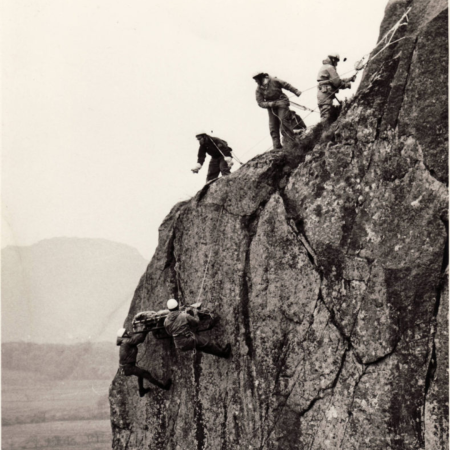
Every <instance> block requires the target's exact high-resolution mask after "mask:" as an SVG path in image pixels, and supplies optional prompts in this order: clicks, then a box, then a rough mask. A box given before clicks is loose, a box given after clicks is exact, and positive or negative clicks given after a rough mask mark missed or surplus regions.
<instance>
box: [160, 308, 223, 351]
mask: <svg viewBox="0 0 450 450" xmlns="http://www.w3.org/2000/svg"><path fill="white" fill-rule="evenodd" d="M167 308H169V311H170V313H169V315H168V316H167V318H166V320H165V321H164V327H165V329H166V331H167V334H169V335H170V336H173V340H174V343H175V347H176V348H178V349H180V350H181V351H183V352H186V351H189V350H199V351H201V352H203V353H209V354H210V355H215V356H218V357H219V358H229V357H230V354H231V345H230V344H227V345H226V346H225V347H224V348H221V347H219V346H218V345H216V344H214V343H212V342H211V341H210V340H209V339H208V338H207V337H205V336H200V335H199V334H198V333H197V332H196V331H197V328H198V326H199V324H200V320H199V317H198V312H197V310H196V309H195V308H190V309H188V310H186V311H180V307H179V305H178V302H177V301H176V300H175V299H170V300H169V301H168V302H167Z"/></svg>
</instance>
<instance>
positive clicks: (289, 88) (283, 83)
mask: <svg viewBox="0 0 450 450" xmlns="http://www.w3.org/2000/svg"><path fill="white" fill-rule="evenodd" d="M277 81H278V83H280V85H281V87H282V88H283V89H286V90H287V91H291V92H292V93H293V94H295V95H296V96H297V97H299V96H300V94H301V91H299V90H298V89H296V88H295V87H294V86H292V85H291V84H289V83H288V82H286V81H283V80H280V79H279V78H277Z"/></svg>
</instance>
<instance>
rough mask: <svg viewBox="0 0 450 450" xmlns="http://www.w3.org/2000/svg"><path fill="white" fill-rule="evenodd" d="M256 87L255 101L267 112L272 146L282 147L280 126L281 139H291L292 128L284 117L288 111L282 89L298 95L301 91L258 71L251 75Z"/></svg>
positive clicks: (287, 104)
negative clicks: (281, 136)
mask: <svg viewBox="0 0 450 450" xmlns="http://www.w3.org/2000/svg"><path fill="white" fill-rule="evenodd" d="M253 79H254V80H255V81H256V84H257V85H258V87H257V88H256V102H257V103H258V105H259V106H260V107H261V108H266V109H267V111H268V113H269V130H270V135H271V136H272V142H273V146H274V148H277V149H280V148H283V147H282V145H281V142H280V126H281V134H282V135H283V140H284V141H285V139H286V138H288V139H292V135H293V133H292V130H291V129H290V127H289V124H288V120H287V119H286V118H287V117H288V116H289V114H290V112H289V99H288V98H287V96H286V94H285V93H284V92H283V91H282V89H287V90H288V91H291V92H293V93H294V94H295V95H296V96H297V97H300V95H301V92H300V91H299V90H298V89H295V87H293V86H291V85H290V84H289V83H286V81H283V80H280V79H278V78H276V77H271V76H269V75H268V74H267V73H264V72H260V73H258V74H257V75H255V76H254V77H253Z"/></svg>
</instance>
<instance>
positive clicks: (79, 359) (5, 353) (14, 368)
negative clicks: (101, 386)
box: [2, 342, 119, 385]
mask: <svg viewBox="0 0 450 450" xmlns="http://www.w3.org/2000/svg"><path fill="white" fill-rule="evenodd" d="M118 354H119V351H118V348H117V347H116V345H115V343H112V342H111V343H109V342H96V343H91V342H87V343H83V344H74V345H61V344H34V343H25V342H11V343H4V344H2V383H3V385H5V384H7V385H10V384H14V380H13V379H11V377H9V376H8V375H9V374H11V373H13V374H14V376H15V377H17V374H23V373H24V372H25V373H26V372H30V373H32V376H33V379H35V378H38V379H40V378H42V377H45V378H46V379H48V380H109V379H111V378H112V377H113V376H114V374H115V373H116V372H117V368H118ZM5 377H6V378H5ZM22 378H23V377H22Z"/></svg>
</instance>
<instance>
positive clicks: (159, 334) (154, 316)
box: [133, 302, 219, 339]
mask: <svg viewBox="0 0 450 450" xmlns="http://www.w3.org/2000/svg"><path fill="white" fill-rule="evenodd" d="M194 309H195V310H196V311H197V317H198V318H199V319H200V324H199V326H198V328H197V329H196V330H195V331H196V332H197V333H201V332H202V331H207V330H210V329H211V328H213V327H214V325H215V324H216V323H217V322H218V319H219V318H218V317H216V316H214V314H213V313H212V312H211V311H209V310H207V309H204V308H202V303H201V302H198V303H194V304H193V305H190V306H184V307H180V310H181V311H186V312H187V313H188V314H191V315H194V313H193V310H194ZM169 313H170V311H169V310H168V309H161V310H159V311H142V312H140V313H138V314H136V315H135V316H134V318H133V331H134V332H137V331H149V332H150V331H151V332H152V334H153V336H154V337H155V338H156V339H167V338H169V337H170V336H169V335H168V334H167V332H166V330H165V328H164V321H165V320H166V317H167V316H168V315H169Z"/></svg>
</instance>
